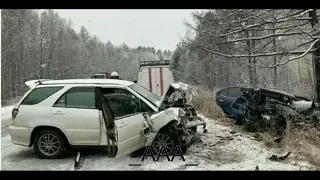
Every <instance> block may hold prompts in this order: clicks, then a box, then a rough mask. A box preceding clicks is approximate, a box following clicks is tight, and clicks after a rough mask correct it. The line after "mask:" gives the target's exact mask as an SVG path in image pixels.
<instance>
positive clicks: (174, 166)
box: [82, 116, 312, 170]
mask: <svg viewBox="0 0 320 180" xmlns="http://www.w3.org/2000/svg"><path fill="white" fill-rule="evenodd" d="M202 117H203V116H202ZM203 118H204V119H205V121H206V122H207V127H208V133H206V134H203V136H202V137H201V139H202V141H203V142H202V143H197V144H194V145H192V146H191V147H190V148H189V149H188V151H187V153H186V154H185V155H184V158H185V161H182V160H181V159H180V157H179V156H177V158H175V159H174V161H168V160H167V159H166V157H160V159H159V161H158V162H154V161H153V160H152V159H151V157H148V158H147V159H146V160H144V161H143V162H142V161H141V160H142V157H139V158H130V157H125V158H120V159H117V160H113V159H109V158H107V157H94V156H91V157H88V158H90V160H85V162H84V165H83V169H82V170H256V168H257V167H258V168H259V170H312V167H311V165H309V164H308V163H305V162H301V161H300V162H298V161H296V160H294V158H292V157H294V156H295V155H294V154H291V155H290V156H289V157H288V158H287V159H286V160H284V161H281V162H274V161H271V160H269V158H270V157H271V156H272V155H273V154H275V155H282V154H278V153H280V152H279V151H278V150H277V149H267V148H266V146H265V145H264V144H263V143H262V142H258V141H255V140H254V139H253V137H251V136H250V135H249V133H246V132H241V131H239V132H234V129H235V128H232V127H230V126H225V125H221V124H219V123H218V122H217V121H214V120H210V119H207V118H205V117H203ZM129 164H141V165H140V166H136V167H132V166H129ZM185 164H193V165H196V166H186V165H185Z"/></svg>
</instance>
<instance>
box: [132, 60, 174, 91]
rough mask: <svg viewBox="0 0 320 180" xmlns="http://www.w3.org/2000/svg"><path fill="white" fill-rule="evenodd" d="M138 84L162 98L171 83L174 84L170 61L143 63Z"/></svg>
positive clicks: (141, 63)
mask: <svg viewBox="0 0 320 180" xmlns="http://www.w3.org/2000/svg"><path fill="white" fill-rule="evenodd" d="M139 69H140V71H139V74H138V80H137V84H139V85H140V86H142V87H144V88H146V89H148V90H149V91H151V92H153V93H154V94H157V95H158V96H160V97H161V96H162V95H163V93H165V92H164V91H165V90H166V89H167V88H168V87H169V85H170V84H171V83H174V79H173V74H172V71H171V68H170V61H169V60H161V61H141V62H140V68H139Z"/></svg>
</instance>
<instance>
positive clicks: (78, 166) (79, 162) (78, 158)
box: [74, 151, 84, 170]
mask: <svg viewBox="0 0 320 180" xmlns="http://www.w3.org/2000/svg"><path fill="white" fill-rule="evenodd" d="M83 163H84V158H83V156H81V153H80V151H78V152H77V156H76V159H75V162H74V170H78V169H81V168H82V166H83Z"/></svg>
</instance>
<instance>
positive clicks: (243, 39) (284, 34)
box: [208, 32, 302, 47]
mask: <svg viewBox="0 0 320 180" xmlns="http://www.w3.org/2000/svg"><path fill="white" fill-rule="evenodd" d="M297 34H302V32H291V33H276V34H269V35H265V36H259V37H249V38H240V39H234V40H229V41H223V42H219V43H216V44H211V45H210V46H208V47H212V46H216V45H219V44H227V43H234V42H239V41H248V40H262V39H267V38H271V37H279V36H292V35H297Z"/></svg>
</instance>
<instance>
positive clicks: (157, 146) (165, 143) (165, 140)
mask: <svg viewBox="0 0 320 180" xmlns="http://www.w3.org/2000/svg"><path fill="white" fill-rule="evenodd" d="M161 147H164V148H165V149H166V151H167V153H168V154H171V153H172V152H173V150H174V144H173V141H172V139H171V138H170V137H169V136H168V135H166V134H159V135H158V136H157V137H156V139H155V140H154V143H153V150H154V151H155V152H156V153H157V154H159V153H160V150H161Z"/></svg>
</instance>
